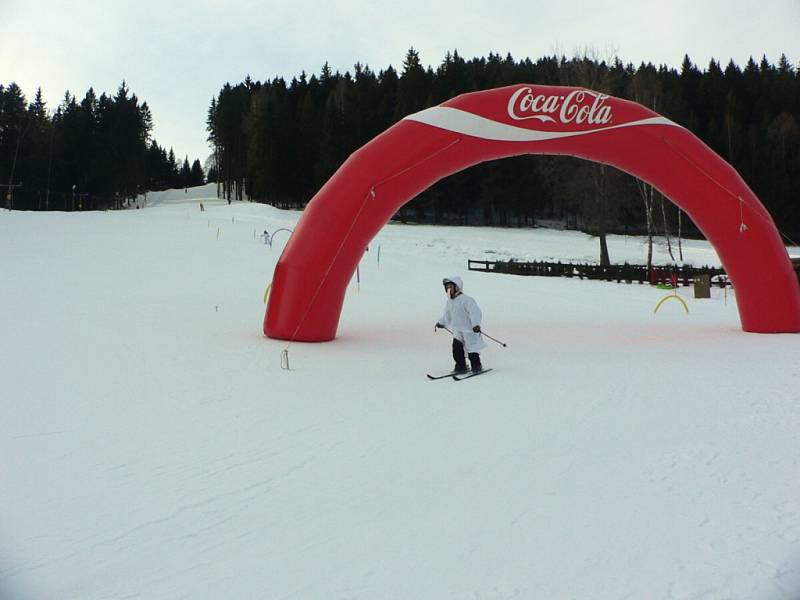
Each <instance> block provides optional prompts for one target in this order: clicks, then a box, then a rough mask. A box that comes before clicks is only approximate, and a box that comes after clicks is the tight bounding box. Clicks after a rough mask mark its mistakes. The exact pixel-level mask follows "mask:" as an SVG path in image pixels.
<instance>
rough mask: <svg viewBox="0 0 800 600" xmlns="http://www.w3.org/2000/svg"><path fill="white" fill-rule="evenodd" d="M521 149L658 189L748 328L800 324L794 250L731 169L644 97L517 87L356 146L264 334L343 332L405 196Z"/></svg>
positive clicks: (449, 105)
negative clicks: (355, 280) (694, 231)
mask: <svg viewBox="0 0 800 600" xmlns="http://www.w3.org/2000/svg"><path fill="white" fill-rule="evenodd" d="M520 154H561V155H569V156H576V157H580V158H584V159H586V160H591V161H595V162H600V163H605V164H608V165H611V166H613V167H616V168H617V169H620V170H622V171H625V172H627V173H630V174H631V175H634V176H636V177H638V178H639V179H641V180H643V181H646V182H648V183H650V184H652V185H653V186H654V187H655V188H656V189H658V190H659V191H660V192H661V193H663V194H664V195H665V196H666V197H667V198H669V199H670V200H672V201H673V202H674V203H675V204H677V205H678V206H679V207H680V208H681V209H683V210H684V211H685V212H686V213H687V214H689V216H690V217H691V218H692V220H693V221H694V222H695V224H696V225H697V226H698V227H699V228H700V230H701V231H702V232H703V234H704V235H705V236H706V238H707V239H708V240H709V242H711V244H712V245H713V246H714V248H715V249H716V251H717V253H718V254H719V257H720V259H721V261H722V265H723V267H724V268H725V270H726V271H727V273H728V275H729V276H730V279H731V281H732V283H733V285H734V286H735V288H736V292H737V294H736V295H737V301H738V307H739V315H740V318H741V323H742V329H744V330H745V331H752V332H761V333H777V332H798V331H800V286H798V282H797V277H796V276H795V274H794V271H793V270H792V265H791V262H790V261H789V256H788V254H787V251H786V248H785V247H784V246H783V243H782V242H781V239H780V235H779V234H778V231H777V229H776V228H775V224H774V222H773V220H772V218H771V217H770V215H769V213H768V212H767V211H766V209H765V208H764V206H763V205H762V204H761V202H760V201H759V200H758V198H757V197H756V196H755V194H753V192H752V191H751V190H750V188H749V187H748V186H747V184H745V182H744V181H743V180H742V178H741V177H740V176H739V174H738V173H737V172H736V171H735V170H734V169H733V167H731V166H730V165H729V164H728V163H727V162H725V161H724V160H723V159H722V158H720V157H719V156H718V155H717V154H716V153H714V152H713V151H712V150H711V149H710V148H708V147H707V146H706V145H705V144H704V143H703V142H701V141H700V140H699V139H698V138H697V137H696V136H695V135H694V134H692V133H691V132H690V131H688V130H687V129H685V128H683V127H681V126H680V125H677V124H676V123H674V122H672V121H670V120H669V119H666V118H665V117H662V116H660V115H658V114H656V113H654V112H653V111H651V110H648V109H647V108H645V107H643V106H641V105H639V104H636V103H634V102H630V101H628V100H622V99H620V98H614V97H612V96H606V95H604V94H600V93H598V92H593V91H590V90H586V89H581V88H570V87H556V86H542V85H532V84H518V85H513V86H508V87H503V88H497V89H493V90H487V91H482V92H474V93H471V94H463V95H461V96H457V97H456V98H453V99H452V100H448V101H447V102H445V103H443V104H441V105H439V106H435V107H432V108H428V109H426V110H423V111H420V112H418V113H416V114H413V115H409V116H407V117H406V118H404V119H403V120H401V121H399V122H398V123H396V124H395V125H394V126H392V127H391V128H389V129H387V130H386V131H385V132H383V133H382V134H380V135H379V136H377V137H376V138H374V139H373V140H372V141H370V142H369V143H367V144H366V145H364V146H363V147H361V148H360V149H359V150H357V151H356V152H354V153H353V154H352V155H351V156H350V157H349V158H348V159H347V160H346V161H345V162H344V164H342V166H341V167H340V168H339V170H338V171H336V173H334V175H333V176H332V177H331V178H330V179H329V180H328V182H327V183H326V184H325V185H324V186H323V187H322V189H320V191H319V192H318V193H317V194H316V196H314V198H313V199H312V200H311V202H309V204H308V205H307V207H306V209H305V212H304V214H303V216H302V218H301V219H300V221H299V223H298V226H297V228H296V230H295V232H294V234H293V235H292V237H291V239H290V240H289V243H288V245H287V246H286V249H285V250H284V252H283V255H282V256H281V258H280V260H279V261H278V264H277V265H276V267H275V274H274V277H273V281H272V293H271V295H270V298H269V304H268V306H267V313H266V315H265V317H264V333H265V334H266V335H268V336H269V337H272V338H279V339H286V340H296V341H314V342H317V341H327V340H331V339H333V338H334V337H335V336H336V329H337V326H338V323H339V315H340V313H341V310H342V304H343V302H344V296H345V292H346V290H347V284H348V282H349V281H350V279H351V277H352V275H353V272H354V271H355V269H356V266H357V265H358V261H359V260H360V258H361V256H362V254H363V253H364V249H365V248H366V247H367V246H368V245H369V243H370V241H371V240H372V238H373V237H374V236H375V235H376V234H377V233H378V231H380V229H381V228H382V227H383V226H384V225H385V224H386V222H387V221H388V220H389V219H390V218H391V216H392V215H394V213H395V212H397V210H398V209H399V208H400V207H401V206H402V205H403V204H405V203H406V202H407V201H408V200H410V199H411V198H413V197H414V196H416V195H417V194H419V193H420V192H422V191H423V190H425V189H426V188H428V187H429V186H431V185H432V184H433V183H435V182H437V181H439V180H440V179H442V178H444V177H447V176H448V175H451V174H452V173H455V172H457V171H461V170H462V169H465V168H467V167H470V166H472V165H475V164H478V163H481V162H484V161H488V160H495V159H499V158H504V157H508V156H516V155H520Z"/></svg>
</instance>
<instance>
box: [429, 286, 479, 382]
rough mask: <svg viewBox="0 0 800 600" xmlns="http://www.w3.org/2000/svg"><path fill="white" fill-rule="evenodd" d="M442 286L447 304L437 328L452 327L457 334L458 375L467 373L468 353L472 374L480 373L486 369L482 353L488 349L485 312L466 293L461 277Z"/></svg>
mask: <svg viewBox="0 0 800 600" xmlns="http://www.w3.org/2000/svg"><path fill="white" fill-rule="evenodd" d="M442 284H443V285H444V290H445V293H446V294H447V303H446V304H445V306H444V314H443V315H442V316H441V318H440V319H439V321H437V323H436V328H437V329H439V328H448V329H450V330H451V331H452V333H453V358H454V359H455V361H456V366H455V369H454V372H456V373H466V371H467V362H466V360H465V359H464V351H465V350H466V352H467V355H468V356H469V362H470V366H471V367H472V372H473V373H477V372H479V371H481V370H482V369H483V366H482V365H481V355H480V353H479V351H480V350H481V349H483V348H485V347H486V342H484V341H483V337H482V336H481V316H482V315H481V309H480V308H479V307H478V303H477V302H475V300H474V299H473V298H471V297H470V296H467V295H466V294H464V293H463V291H462V290H463V289H464V284H463V283H462V282H461V278H460V277H448V278H445V279H443V280H442Z"/></svg>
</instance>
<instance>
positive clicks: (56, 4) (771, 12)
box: [0, 0, 800, 162]
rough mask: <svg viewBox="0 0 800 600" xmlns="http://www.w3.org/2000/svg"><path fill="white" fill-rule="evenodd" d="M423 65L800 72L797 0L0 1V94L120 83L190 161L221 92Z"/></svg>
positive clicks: (52, 100) (52, 101)
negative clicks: (577, 64) (689, 65)
mask: <svg viewBox="0 0 800 600" xmlns="http://www.w3.org/2000/svg"><path fill="white" fill-rule="evenodd" d="M411 46H413V47H414V48H416V49H417V50H418V51H419V52H420V57H421V59H422V62H423V64H425V65H433V66H435V65H437V64H438V63H439V62H441V60H442V58H443V57H444V55H445V53H446V52H447V51H448V50H453V49H457V50H458V52H459V54H461V55H462V56H463V57H464V58H467V59H469V58H472V57H474V56H486V55H487V54H488V53H489V52H495V53H500V54H502V55H505V54H506V53H508V52H510V53H511V54H512V56H514V58H515V59H521V58H524V57H530V58H533V59H536V58H539V57H541V56H545V55H552V54H554V53H557V54H565V55H567V56H572V55H574V54H576V53H577V52H579V51H581V50H582V49H585V48H593V49H595V50H597V52H598V53H599V55H600V56H602V57H606V56H613V55H617V56H619V57H620V58H621V59H622V60H623V61H624V62H626V63H627V62H633V63H634V64H636V65H638V64H639V63H640V62H642V61H651V62H653V63H655V64H666V65H669V66H674V67H678V66H680V63H681V61H682V59H683V56H684V54H688V55H689V56H690V58H691V59H692V61H693V62H695V63H696V64H698V65H700V66H701V67H702V68H705V67H706V66H707V65H708V62H709V60H710V59H711V58H712V57H713V58H715V59H717V60H719V61H720V62H721V63H722V64H723V67H724V66H725V64H727V63H728V61H729V60H730V59H733V60H734V61H735V62H736V63H738V64H739V65H741V66H743V65H744V63H745V62H746V61H747V59H748V58H749V57H750V56H753V57H754V58H756V59H760V58H761V56H762V55H766V56H767V58H768V59H769V60H770V61H771V62H773V63H775V62H777V60H778V58H779V57H780V55H781V53H784V54H786V55H787V56H788V58H789V59H790V61H791V62H792V64H794V65H795V66H797V65H798V62H800V0H762V1H761V2H753V1H751V0H748V1H741V0H707V1H697V0H677V1H669V0H662V1H660V2H650V1H648V0H631V1H626V2H622V1H612V0H604V1H598V2H592V0H583V1H581V2H577V1H576V0H560V1H559V2H536V1H529V2H524V1H517V2H503V1H495V2H480V3H472V2H469V1H466V0H462V1H452V0H443V1H435V0H433V1H431V0H428V1H425V2H420V1H418V0H409V1H405V2H402V1H401V2H390V3H381V2H375V1H373V2H369V1H366V0H339V1H337V0H325V1H316V0H291V1H290V0H271V1H267V0H262V1H259V0H239V1H238V2H235V3H227V2H220V1H217V0H214V1H212V0H193V1H192V2H185V1H184V0H176V1H170V0H162V1H159V2H156V1H154V0H141V1H138V2H137V1H136V0H130V1H126V2H119V1H117V0H75V1H74V2H68V1H66V0H38V1H33V0H0V83H2V84H5V85H7V84H9V83H11V82H13V81H15V82H17V84H19V85H20V86H21V87H22V89H23V91H24V92H25V94H26V97H27V98H28V100H31V99H32V98H33V96H34V94H35V91H36V88H37V87H41V88H42V90H43V92H44V96H45V99H46V100H47V101H48V107H49V108H50V109H55V108H56V106H57V105H58V103H59V102H60V101H61V99H62V97H63V95H64V92H65V91H66V90H69V91H70V92H72V93H73V94H75V95H77V96H78V99H79V100H80V99H81V98H82V97H83V96H84V94H85V93H86V90H87V89H88V88H89V87H93V88H94V89H95V91H96V92H97V93H98V95H99V94H100V93H101V92H103V91H105V92H108V93H111V94H113V93H114V92H115V91H116V89H117V87H118V86H119V84H120V82H121V81H122V80H123V79H125V80H126V81H127V83H128V85H129V87H130V88H131V90H132V91H133V92H134V93H136V94H137V96H138V97H139V98H140V100H146V101H147V103H148V104H149V105H150V108H151V111H152V113H153V119H154V124H155V128H154V132H153V135H154V137H155V138H156V139H157V140H158V142H159V144H160V145H161V146H165V147H167V148H169V147H173V148H174V149H175V153H176V154H177V155H178V156H179V157H181V158H182V157H183V156H185V155H187V154H188V156H189V160H190V162H191V161H192V160H194V159H195V158H199V159H200V160H201V162H204V161H205V159H206V157H207V156H208V155H209V153H210V152H209V150H208V145H207V143H206V141H205V139H206V131H205V119H206V114H207V111H208V106H209V103H210V101H211V98H212V97H214V96H216V95H217V93H218V92H219V89H220V88H221V87H222V85H223V84H224V83H225V82H231V83H238V82H241V81H242V80H243V79H244V78H245V76H246V75H248V74H249V75H251V77H252V78H253V79H256V80H261V81H264V80H266V79H271V78H273V77H275V76H283V77H285V78H286V79H287V80H291V78H292V77H293V76H295V75H299V73H300V72H301V71H303V70H305V71H306V72H307V73H309V74H311V73H317V74H318V73H319V72H320V70H321V67H322V65H323V63H324V62H325V61H328V62H329V63H330V65H331V67H332V68H333V69H334V70H339V71H342V72H344V71H346V70H352V66H353V64H354V63H355V62H357V61H358V62H361V63H362V64H368V65H369V66H370V67H371V68H372V69H373V70H374V71H376V72H377V71H379V70H381V69H384V68H386V67H387V66H388V65H390V64H391V65H393V66H394V67H395V68H399V67H400V66H401V63H402V60H403V57H404V55H405V53H406V51H407V50H408V48H409V47H411Z"/></svg>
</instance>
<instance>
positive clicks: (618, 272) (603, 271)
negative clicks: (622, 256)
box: [467, 259, 730, 287]
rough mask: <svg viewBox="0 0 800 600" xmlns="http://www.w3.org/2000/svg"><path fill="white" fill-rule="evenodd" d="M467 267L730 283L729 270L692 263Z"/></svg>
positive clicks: (476, 263) (481, 263)
mask: <svg viewBox="0 0 800 600" xmlns="http://www.w3.org/2000/svg"><path fill="white" fill-rule="evenodd" d="M467 268H468V269H469V270H470V271H484V272H487V273H505V274H507V275H536V276H539V277H577V278H578V279H596V280H601V281H616V282H617V283H622V282H623V281H624V282H625V283H633V282H637V283H639V284H642V283H649V284H651V285H658V284H664V283H673V281H677V283H678V285H683V286H688V285H692V284H693V283H694V279H695V278H696V277H698V276H700V275H707V276H709V277H710V278H711V282H712V285H718V286H719V287H725V286H726V285H730V282H729V281H728V277H727V276H726V274H725V271H724V270H723V269H721V268H719V267H707V266H704V267H699V268H698V267H692V266H691V265H683V266H678V265H662V266H653V267H651V268H650V269H649V270H648V268H647V266H646V265H629V264H628V263H625V264H621V265H608V266H600V265H592V264H588V263H568V262H567V263H562V262H544V261H536V262H519V261H515V260H509V261H491V260H472V259H470V260H468V261H467Z"/></svg>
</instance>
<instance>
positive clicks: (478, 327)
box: [472, 325, 481, 333]
mask: <svg viewBox="0 0 800 600" xmlns="http://www.w3.org/2000/svg"><path fill="white" fill-rule="evenodd" d="M472 331H474V332H475V333H480V332H481V326H480V325H475V327H473V328H472Z"/></svg>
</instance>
